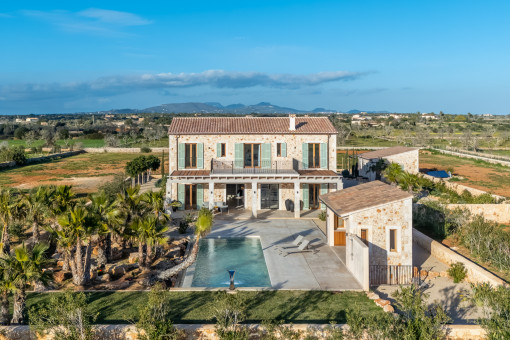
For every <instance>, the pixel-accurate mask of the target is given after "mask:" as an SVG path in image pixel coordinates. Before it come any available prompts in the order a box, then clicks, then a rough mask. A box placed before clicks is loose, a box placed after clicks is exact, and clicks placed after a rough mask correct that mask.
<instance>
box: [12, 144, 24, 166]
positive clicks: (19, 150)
mask: <svg viewBox="0 0 510 340" xmlns="http://www.w3.org/2000/svg"><path fill="white" fill-rule="evenodd" d="M12 160H13V161H14V162H16V165H25V164H26V163H27V156H26V155H25V148H24V147H22V146H21V145H20V146H17V147H14V148H12Z"/></svg>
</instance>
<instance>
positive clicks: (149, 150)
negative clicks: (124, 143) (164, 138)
mask: <svg viewBox="0 0 510 340" xmlns="http://www.w3.org/2000/svg"><path fill="white" fill-rule="evenodd" d="M140 152H143V153H151V152H152V149H151V148H149V147H148V146H142V147H141V148H140Z"/></svg>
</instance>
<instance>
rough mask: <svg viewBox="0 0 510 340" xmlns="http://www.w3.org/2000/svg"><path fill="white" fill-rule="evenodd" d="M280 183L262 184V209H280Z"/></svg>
mask: <svg viewBox="0 0 510 340" xmlns="http://www.w3.org/2000/svg"><path fill="white" fill-rule="evenodd" d="M278 208H279V193H278V184H261V185H260V209H278Z"/></svg>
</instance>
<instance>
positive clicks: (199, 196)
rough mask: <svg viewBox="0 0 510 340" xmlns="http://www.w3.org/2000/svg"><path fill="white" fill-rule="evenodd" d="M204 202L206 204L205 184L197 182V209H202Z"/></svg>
mask: <svg viewBox="0 0 510 340" xmlns="http://www.w3.org/2000/svg"><path fill="white" fill-rule="evenodd" d="M203 204H204V185H203V184H197V210H200V209H201V208H202V205H203Z"/></svg>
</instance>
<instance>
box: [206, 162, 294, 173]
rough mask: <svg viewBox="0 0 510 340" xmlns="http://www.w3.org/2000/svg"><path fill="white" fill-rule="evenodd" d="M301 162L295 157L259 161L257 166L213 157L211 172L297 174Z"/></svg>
mask: <svg viewBox="0 0 510 340" xmlns="http://www.w3.org/2000/svg"><path fill="white" fill-rule="evenodd" d="M299 163H301V162H299V161H297V160H295V159H288V160H271V161H259V163H258V164H256V166H253V167H251V166H246V164H245V162H244V160H241V161H228V160H225V161H221V160H217V159H211V174H213V175H228V174H241V175H242V174H261V175H263V174H286V175H292V174H296V173H297V170H298V169H299V168H300V164H299Z"/></svg>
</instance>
